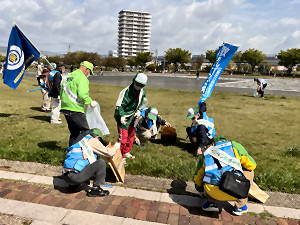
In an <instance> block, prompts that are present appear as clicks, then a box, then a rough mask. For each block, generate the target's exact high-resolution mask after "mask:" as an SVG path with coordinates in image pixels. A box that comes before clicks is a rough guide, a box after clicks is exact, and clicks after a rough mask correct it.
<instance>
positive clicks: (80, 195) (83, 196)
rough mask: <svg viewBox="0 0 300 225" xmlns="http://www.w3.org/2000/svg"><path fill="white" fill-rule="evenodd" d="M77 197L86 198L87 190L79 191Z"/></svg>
mask: <svg viewBox="0 0 300 225" xmlns="http://www.w3.org/2000/svg"><path fill="white" fill-rule="evenodd" d="M75 198H76V199H84V198H86V192H85V191H81V192H79V193H78V195H76V196H75Z"/></svg>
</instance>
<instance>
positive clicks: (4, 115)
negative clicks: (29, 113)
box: [0, 113, 19, 117]
mask: <svg viewBox="0 0 300 225" xmlns="http://www.w3.org/2000/svg"><path fill="white" fill-rule="evenodd" d="M12 115H19V114H14V113H12V114H10V113H0V117H10V116H12Z"/></svg>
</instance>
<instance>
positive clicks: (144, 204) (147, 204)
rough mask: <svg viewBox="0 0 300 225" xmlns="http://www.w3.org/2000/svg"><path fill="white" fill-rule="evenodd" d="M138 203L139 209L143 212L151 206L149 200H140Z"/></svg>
mask: <svg viewBox="0 0 300 225" xmlns="http://www.w3.org/2000/svg"><path fill="white" fill-rule="evenodd" d="M140 203H141V206H140V208H141V209H145V210H148V209H149V207H150V205H151V201H149V200H141V201H140Z"/></svg>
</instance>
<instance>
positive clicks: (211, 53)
mask: <svg viewBox="0 0 300 225" xmlns="http://www.w3.org/2000/svg"><path fill="white" fill-rule="evenodd" d="M217 53H218V49H216V50H207V51H206V52H205V58H206V59H207V60H208V61H209V62H210V63H212V64H214V63H215V62H216V61H217Z"/></svg>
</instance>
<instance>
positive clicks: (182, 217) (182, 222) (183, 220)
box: [178, 216, 190, 225]
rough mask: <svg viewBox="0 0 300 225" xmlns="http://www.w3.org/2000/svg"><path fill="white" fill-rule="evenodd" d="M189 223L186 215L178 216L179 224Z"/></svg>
mask: <svg viewBox="0 0 300 225" xmlns="http://www.w3.org/2000/svg"><path fill="white" fill-rule="evenodd" d="M189 223H190V218H189V217H188V216H179V222H178V224H180V225H186V224H189Z"/></svg>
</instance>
